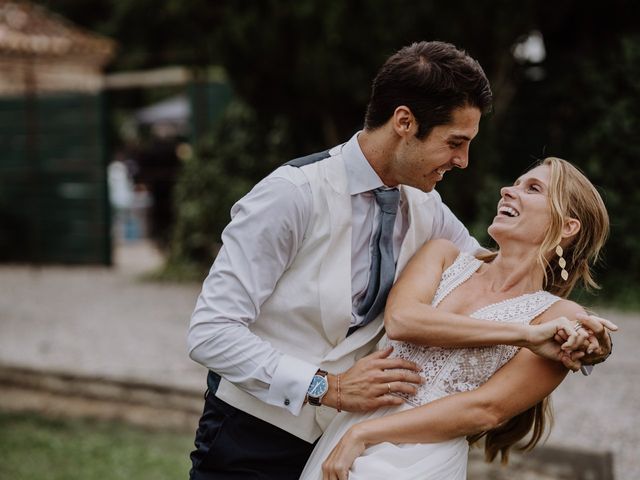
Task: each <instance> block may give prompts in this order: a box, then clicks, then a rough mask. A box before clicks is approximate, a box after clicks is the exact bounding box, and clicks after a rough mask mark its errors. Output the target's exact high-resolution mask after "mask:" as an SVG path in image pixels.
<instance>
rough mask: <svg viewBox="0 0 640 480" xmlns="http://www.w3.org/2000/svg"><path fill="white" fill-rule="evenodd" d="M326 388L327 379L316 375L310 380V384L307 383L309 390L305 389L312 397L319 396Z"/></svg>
mask: <svg viewBox="0 0 640 480" xmlns="http://www.w3.org/2000/svg"><path fill="white" fill-rule="evenodd" d="M328 389H329V382H327V379H326V378H325V377H322V376H320V375H316V376H315V377H313V379H312V380H311V385H309V390H308V391H307V393H308V394H309V395H310V396H312V397H320V396H322V395H324V394H325V393H327V390H328Z"/></svg>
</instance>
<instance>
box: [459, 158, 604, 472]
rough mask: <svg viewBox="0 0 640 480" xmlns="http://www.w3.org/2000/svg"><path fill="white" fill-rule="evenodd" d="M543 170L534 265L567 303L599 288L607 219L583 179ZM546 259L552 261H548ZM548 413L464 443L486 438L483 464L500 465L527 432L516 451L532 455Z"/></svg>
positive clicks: (557, 162)
mask: <svg viewBox="0 0 640 480" xmlns="http://www.w3.org/2000/svg"><path fill="white" fill-rule="evenodd" d="M541 165H546V166H548V167H549V168H550V174H549V185H548V201H549V207H550V210H551V225H549V227H548V229H547V233H546V235H545V237H544V239H543V241H542V244H541V245H540V249H539V251H538V263H539V264H540V267H541V268H542V269H543V271H544V287H543V288H544V289H545V290H546V291H548V292H550V293H553V294H554V295H557V296H559V297H563V298H566V297H568V296H569V294H570V293H571V291H572V290H573V287H575V285H576V283H578V282H579V281H580V282H582V284H583V285H584V287H585V288H586V289H594V288H599V286H598V284H597V283H596V282H595V280H594V278H593V275H592V272H591V266H592V265H593V264H594V263H595V262H596V261H597V260H598V259H599V257H600V250H601V249H602V246H603V245H604V242H605V241H606V239H607V235H608V234H609V215H608V214H607V209H606V208H605V206H604V202H603V201H602V198H601V197H600V194H599V193H598V190H597V189H596V188H595V187H594V186H593V184H592V183H591V182H590V181H589V180H588V179H587V177H585V176H584V174H583V173H582V172H581V171H580V170H579V169H578V168H576V167H574V166H573V165H571V164H570V163H569V162H567V161H566V160H562V159H560V158H555V157H548V158H545V159H544V160H541V161H540V162H538V163H537V164H536V165H535V166H534V167H533V168H535V167H538V166H541ZM567 218H574V219H576V220H578V221H579V222H580V229H579V230H578V232H577V233H576V234H575V235H574V236H572V237H571V238H569V239H568V240H564V241H563V242H562V248H563V257H564V258H565V260H566V267H565V269H566V270H567V272H568V274H569V277H568V278H567V280H563V279H562V277H561V276H560V272H561V270H562V269H561V268H560V266H559V264H558V261H557V260H558V258H557V256H555V253H554V252H555V249H556V247H557V246H558V245H559V244H560V243H561V240H562V228H563V226H564V222H565V220H566V219H567ZM495 255H496V254H495V253H491V254H487V255H483V257H482V259H483V260H485V261H486V260H491V259H492V258H494V257H495ZM549 258H551V260H549ZM551 417H552V414H551V408H550V402H549V399H548V398H545V399H544V400H542V401H541V402H539V403H538V404H536V405H535V406H533V407H531V408H530V409H528V410H527V411H525V412H522V413H521V414H519V415H517V416H515V417H513V418H512V419H511V420H509V421H507V422H506V423H505V424H503V425H501V426H500V427H497V428H494V429H493V430H490V431H488V432H483V433H479V434H477V435H473V436H470V437H468V440H469V443H474V442H476V441H478V440H480V439H481V438H482V437H486V438H485V458H486V460H487V461H489V462H491V461H493V460H494V459H495V458H496V456H497V455H498V453H500V454H501V460H502V463H507V461H508V459H509V449H510V448H511V447H512V446H513V445H514V444H515V443H516V442H518V441H520V440H522V439H523V438H524V437H525V436H526V435H527V434H528V433H529V432H530V431H531V430H533V433H532V435H531V438H530V439H529V441H528V442H527V443H526V444H525V445H524V446H522V447H520V448H519V449H520V450H523V451H527V450H531V449H532V448H533V447H535V446H536V444H537V443H538V442H539V441H540V439H541V438H542V436H543V434H544V431H545V428H546V426H547V418H548V419H549V420H551Z"/></svg>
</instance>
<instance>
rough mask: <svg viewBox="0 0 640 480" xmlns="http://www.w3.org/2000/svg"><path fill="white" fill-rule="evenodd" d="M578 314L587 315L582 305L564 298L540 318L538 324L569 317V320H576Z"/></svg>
mask: <svg viewBox="0 0 640 480" xmlns="http://www.w3.org/2000/svg"><path fill="white" fill-rule="evenodd" d="M578 313H586V311H585V309H584V307H582V305H580V304H578V303H576V302H574V301H571V300H567V299H566V298H563V299H561V300H558V301H557V302H555V303H554V304H553V305H551V306H550V307H549V309H548V310H547V311H546V312H544V313H543V314H542V315H540V317H539V318H538V321H537V322H536V323H542V322H548V321H549V320H553V319H554V318H558V317H567V318H568V319H569V320H575V317H576V315H577V314H578Z"/></svg>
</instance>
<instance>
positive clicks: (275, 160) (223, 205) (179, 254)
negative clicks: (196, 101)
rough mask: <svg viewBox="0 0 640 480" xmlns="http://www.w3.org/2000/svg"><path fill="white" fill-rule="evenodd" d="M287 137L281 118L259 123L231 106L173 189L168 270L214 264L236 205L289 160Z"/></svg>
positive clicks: (243, 108)
mask: <svg viewBox="0 0 640 480" xmlns="http://www.w3.org/2000/svg"><path fill="white" fill-rule="evenodd" d="M286 132H287V125H286V123H285V122H284V121H283V119H281V118H280V119H277V118H276V119H273V120H272V121H271V122H270V123H267V122H260V121H259V120H258V119H257V116H256V115H255V113H254V112H253V110H252V109H251V108H249V107H248V106H247V105H245V104H243V103H241V102H234V103H232V104H231V105H230V106H229V107H227V110H226V112H225V114H224V115H223V118H222V119H221V120H219V122H218V123H217V126H216V127H215V129H214V131H213V132H212V134H211V136H210V137H209V138H206V139H204V140H203V141H202V143H201V145H200V146H199V148H198V149H197V153H196V155H195V156H194V157H193V158H190V159H188V160H186V161H185V164H184V166H183V169H182V174H181V176H180V179H179V181H178V184H177V186H176V190H175V204H176V210H177V221H176V225H175V227H174V235H173V241H172V246H171V259H170V265H171V264H176V263H178V264H184V263H187V264H189V263H191V264H193V265H194V266H196V267H197V266H199V265H209V264H210V263H211V261H212V259H213V258H214V256H215V253H216V252H217V246H218V244H219V242H220V235H221V232H222V230H223V228H224V227H225V226H226V224H227V223H229V219H230V216H229V211H230V209H231V207H232V206H233V204H234V203H235V202H236V201H237V200H238V199H239V198H240V197H242V196H243V195H244V194H246V193H247V192H248V191H249V190H250V189H251V187H253V184H254V183H255V182H256V181H257V180H258V179H260V178H262V177H264V176H265V175H267V174H268V173H269V172H270V171H271V170H273V169H274V168H275V167H277V166H278V165H279V164H281V163H284V162H285V161H287V160H288V159H289V158H290V155H291V154H290V153H289V147H288V142H287V136H286ZM170 268H172V269H175V268H177V267H175V266H170Z"/></svg>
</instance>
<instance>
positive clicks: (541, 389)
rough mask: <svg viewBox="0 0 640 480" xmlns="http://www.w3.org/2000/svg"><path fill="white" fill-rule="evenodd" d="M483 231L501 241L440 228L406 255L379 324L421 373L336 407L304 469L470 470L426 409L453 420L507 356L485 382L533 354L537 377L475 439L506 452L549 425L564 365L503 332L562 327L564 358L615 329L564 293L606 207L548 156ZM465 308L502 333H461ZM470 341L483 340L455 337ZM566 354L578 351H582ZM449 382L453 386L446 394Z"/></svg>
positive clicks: (579, 273) (440, 473) (371, 472)
mask: <svg viewBox="0 0 640 480" xmlns="http://www.w3.org/2000/svg"><path fill="white" fill-rule="evenodd" d="M488 232H489V234H490V235H491V236H492V237H493V239H494V240H495V241H496V243H497V244H498V246H499V250H498V252H497V253H495V254H487V255H485V257H484V258H482V259H476V258H474V257H471V256H469V255H467V254H463V253H460V252H458V251H457V250H456V248H455V247H454V246H453V245H452V244H450V243H449V242H447V241H444V240H436V241H432V242H429V243H427V244H425V246H423V247H422V249H421V250H420V251H419V252H418V253H417V254H416V255H415V257H414V258H413V259H412V260H411V262H410V263H409V264H408V265H407V267H406V269H405V270H404V271H403V273H402V275H401V276H400V278H399V279H398V282H397V283H396V285H395V286H394V288H393V290H392V292H391V294H390V295H389V299H388V303H387V308H386V310H385V327H386V329H387V335H388V337H389V339H391V340H390V343H391V344H392V345H393V346H394V348H395V352H394V354H395V355H398V356H400V357H403V358H406V359H409V360H412V361H416V362H417V363H420V364H422V365H424V369H423V373H422V375H423V377H424V378H425V382H424V384H423V385H421V387H420V388H419V389H418V392H417V393H416V394H415V395H413V396H405V403H404V404H403V405H400V406H394V407H389V408H387V409H381V410H378V411H375V412H371V413H365V414H351V413H345V412H343V413H341V414H339V415H338V416H337V417H336V419H335V420H334V421H333V422H332V424H331V425H330V426H329V428H328V429H327V431H326V432H325V434H324V435H323V437H322V438H321V440H320V442H319V443H318V445H317V446H316V448H315V450H314V452H313V454H312V456H311V458H310V459H309V461H308V462H307V465H306V467H305V470H304V472H303V473H302V476H301V479H303V480H307V479H318V478H324V479H336V478H337V479H346V478H349V479H352V480H353V479H367V480H369V479H375V478H389V477H391V476H393V477H395V478H398V479H402V480H408V479H414V478H415V479H442V480H456V479H464V478H466V465H467V453H468V442H467V440H466V438H465V437H464V436H461V437H458V438H454V439H451V438H447V437H444V436H442V435H441V434H440V433H439V432H433V431H430V430H429V418H434V417H433V415H438V416H442V415H446V417H445V418H451V421H452V423H453V424H455V422H456V417H458V416H460V415H466V414H468V413H469V412H467V410H466V408H465V406H464V405H465V404H464V401H465V396H464V395H465V394H464V393H461V392H467V391H470V390H472V389H475V388H478V387H480V386H481V385H483V384H484V383H485V382H487V380H488V379H489V378H490V377H492V375H493V374H494V373H495V372H496V371H497V370H498V369H500V367H501V366H502V365H504V364H505V363H507V362H509V364H510V365H509V367H508V368H505V369H502V370H501V372H499V374H498V375H495V376H494V377H493V378H492V379H491V382H488V383H487V385H491V388H498V389H506V388H507V387H508V386H511V387H513V384H518V385H521V384H522V382H526V381H529V382H531V380H532V379H523V378H520V377H521V374H519V369H518V368H514V366H515V367H517V366H518V365H522V364H523V362H528V363H530V362H534V363H536V372H537V375H536V382H535V383H534V382H531V387H525V388H521V389H520V390H521V392H520V393H519V395H520V396H524V403H525V404H527V406H528V407H530V408H529V409H528V410H526V409H524V410H525V411H523V412H522V413H521V414H520V415H518V416H516V417H514V418H513V419H511V420H509V421H507V422H503V421H502V420H499V421H495V420H494V419H492V418H491V415H490V412H480V414H478V415H477V416H478V435H476V436H475V438H474V440H477V439H479V438H480V437H481V436H483V435H486V442H485V451H486V455H487V458H488V459H490V460H493V458H495V456H496V455H497V453H498V452H501V453H502V457H503V460H506V458H507V455H508V449H509V447H510V446H511V445H513V444H514V443H515V442H517V441H518V440H520V439H521V438H523V437H524V436H525V435H526V434H527V433H528V432H529V430H530V429H531V427H532V426H533V435H532V438H531V440H530V442H529V444H528V445H527V446H528V447H530V448H532V447H533V446H534V445H535V444H536V443H537V441H538V440H539V438H540V437H541V435H542V433H543V429H544V412H545V407H546V397H547V395H548V394H550V393H551V391H552V390H553V389H554V388H555V387H556V386H557V385H559V384H560V382H561V381H562V379H563V378H564V377H565V375H566V373H567V369H566V368H565V367H563V365H562V364H561V363H560V362H554V361H551V360H545V359H543V358H541V357H539V356H537V355H535V354H533V353H532V352H531V351H528V350H525V349H523V350H522V351H521V352H519V353H518V349H517V347H516V346H513V345H504V343H508V338H511V337H510V336H509V332H511V333H512V332H513V330H514V329H523V328H524V329H528V330H535V329H548V328H551V329H552V333H551V336H553V332H557V333H556V336H555V338H556V340H557V341H558V343H557V344H554V342H547V343H546V344H545V345H544V347H543V348H546V349H549V348H554V345H559V344H560V343H562V341H564V340H566V341H565V342H564V344H563V345H562V349H563V352H558V357H559V358H560V356H561V355H567V354H568V352H569V351H572V350H580V349H582V350H587V351H591V350H593V349H595V348H597V342H596V341H595V339H594V336H593V330H599V331H602V330H603V326H604V327H606V328H608V329H610V330H616V329H617V327H616V326H615V325H613V324H612V323H611V322H607V321H606V320H601V325H599V324H597V322H596V321H594V320H592V319H589V318H588V317H586V316H585V317H581V318H584V324H585V327H586V328H584V327H583V326H582V324H581V323H579V322H578V323H574V322H569V321H568V320H567V318H562V317H568V318H575V317H576V315H577V314H580V313H582V314H584V313H585V312H584V310H583V309H582V308H581V307H580V306H579V305H577V304H575V303H573V302H571V301H568V300H566V299H565V298H566V297H567V296H568V295H569V293H570V292H571V290H572V289H573V287H574V286H575V284H576V283H577V282H578V281H582V282H583V283H584V284H585V285H586V286H596V284H595V282H594V280H593V278H592V277H591V274H590V270H589V265H590V264H592V263H593V262H594V261H595V260H596V259H597V258H598V254H599V251H600V249H601V247H602V245H603V243H604V241H605V239H606V236H607V232H608V216H607V213H606V209H605V207H604V204H603V202H602V199H601V198H600V196H599V194H598V192H597V190H596V189H595V188H594V187H593V185H592V184H591V183H590V182H589V181H588V180H587V179H586V178H585V177H584V175H582V173H580V172H579V171H578V170H577V169H576V168H575V167H573V166H572V165H571V164H569V163H568V162H566V161H564V160H561V159H557V158H547V159H545V160H543V161H542V162H540V163H539V165H538V166H536V167H535V168H533V169H532V170H530V171H529V172H527V173H526V174H525V175H523V176H522V177H520V178H519V179H518V180H517V181H516V182H515V183H514V185H513V186H511V187H505V188H503V189H502V190H501V200H500V201H499V203H498V213H497V215H496V217H495V218H494V220H493V223H492V224H491V226H490V227H489V230H488ZM436 316H439V321H438V322H433V324H434V328H433V331H432V332H431V333H432V334H431V335H430V338H431V339H432V343H431V345H429V346H424V345H421V346H419V345H414V344H412V343H410V342H411V339H412V326H413V325H416V324H417V323H420V324H421V329H422V331H424V324H425V322H426V323H427V324H428V323H429V322H430V321H431V319H433V318H435V317H436ZM443 316H444V317H443ZM468 316H472V317H475V318H482V319H486V320H493V321H499V322H503V323H504V331H505V335H503V337H502V338H500V337H496V336H495V335H496V334H495V333H494V334H493V335H494V336H484V335H483V332H475V333H474V335H473V337H474V338H471V339H470V338H468V336H469V332H468V331H466V332H465V334H464V336H465V338H462V336H461V335H460V333H458V336H456V326H458V330H460V326H461V325H463V324H464V320H465V318H468ZM559 317H560V318H559ZM443 318H447V319H448V320H450V322H449V325H451V328H447V329H446V331H445V329H443V328H442V327H441V326H442V325H443V323H442V319H443ZM529 324H531V326H530V325H529ZM438 325H439V327H438ZM469 345H489V346H487V347H475V348H456V347H461V346H469ZM555 348H560V347H559V346H558V347H555ZM516 354H517V355H516ZM572 355H573V358H579V357H580V356H581V355H583V353H582V352H577V353H573V354H572ZM514 356H515V358H513V357H514ZM511 358H513V360H511V361H510V359H511ZM503 372H508V374H507V373H503ZM525 385H526V384H525ZM481 388H488V387H481ZM389 391H391V387H389ZM452 394H456V395H455V396H454V397H453V398H450V399H445V398H444V397H447V396H448V395H452ZM519 401H522V399H519ZM485 413H486V415H485ZM498 423H504V424H503V425H500V426H498V425H497V424H498ZM494 426H496V427H497V428H492V427H494ZM487 430H490V431H487ZM325 459H326V460H325ZM323 461H324V465H323V466H322V463H323ZM321 466H322V469H323V470H324V476H323V472H321Z"/></svg>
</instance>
